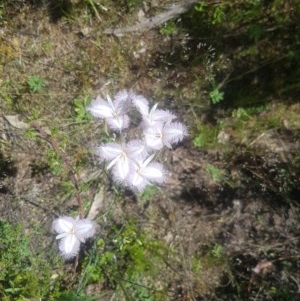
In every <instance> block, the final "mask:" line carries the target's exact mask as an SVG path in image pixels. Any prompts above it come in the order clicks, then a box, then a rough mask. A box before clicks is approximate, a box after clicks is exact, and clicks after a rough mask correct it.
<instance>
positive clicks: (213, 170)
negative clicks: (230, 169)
mask: <svg viewBox="0 0 300 301" xmlns="http://www.w3.org/2000/svg"><path fill="white" fill-rule="evenodd" d="M206 171H207V172H208V173H209V174H210V176H211V178H212V180H213V181H214V182H221V181H222V180H223V179H224V175H223V172H222V171H221V170H220V169H219V168H217V167H216V166H214V165H212V164H207V166H206Z"/></svg>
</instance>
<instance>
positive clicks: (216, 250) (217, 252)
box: [211, 244, 223, 259]
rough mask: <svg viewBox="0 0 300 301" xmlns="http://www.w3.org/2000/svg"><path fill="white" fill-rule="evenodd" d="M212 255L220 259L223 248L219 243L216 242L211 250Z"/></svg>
mask: <svg viewBox="0 0 300 301" xmlns="http://www.w3.org/2000/svg"><path fill="white" fill-rule="evenodd" d="M211 253H212V256H213V257H215V258H216V259H220V258H221V257H222V253H223V249H222V246H221V245H219V244H216V245H215V246H214V247H213V249H212V250H211Z"/></svg>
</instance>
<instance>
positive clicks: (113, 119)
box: [87, 95, 130, 131]
mask: <svg viewBox="0 0 300 301" xmlns="http://www.w3.org/2000/svg"><path fill="white" fill-rule="evenodd" d="M128 106H129V100H128V98H126V99H125V98H124V97H123V96H120V97H118V99H116V100H115V101H112V100H111V98H110V97H109V95H107V101H105V100H103V99H102V98H101V97H100V96H97V98H96V99H94V100H93V101H92V103H91V105H90V106H89V107H88V108H87V111H89V112H90V113H91V114H92V115H93V116H94V117H97V118H102V119H105V120H106V122H107V124H108V125H109V126H110V127H111V128H112V129H113V130H119V131H121V130H123V129H126V128H128V126H129V122H130V119H129V117H128V115H127V110H128Z"/></svg>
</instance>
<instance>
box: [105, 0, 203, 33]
mask: <svg viewBox="0 0 300 301" xmlns="http://www.w3.org/2000/svg"><path fill="white" fill-rule="evenodd" d="M195 3H198V0H188V1H183V2H182V3H178V4H174V5H171V6H170V8H169V9H168V10H167V11H165V12H162V13H161V14H159V15H157V16H155V17H153V18H149V19H146V20H144V21H141V22H138V23H136V24H135V25H133V26H129V27H125V28H107V29H105V30H104V33H105V34H113V35H116V36H122V35H123V34H126V33H130V32H134V31H146V30H150V29H152V28H155V27H158V26H160V25H161V24H163V23H165V22H167V21H169V20H171V19H174V18H176V17H178V16H180V15H181V14H184V13H185V12H187V11H188V10H189V8H190V7H191V6H192V5H193V4H195Z"/></svg>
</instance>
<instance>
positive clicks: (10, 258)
mask: <svg viewBox="0 0 300 301" xmlns="http://www.w3.org/2000/svg"><path fill="white" fill-rule="evenodd" d="M41 266H42V267H43V269H40V267H41ZM49 273H50V268H49V264H48V263H47V261H45V260H42V259H40V258H37V257H36V258H34V257H33V254H32V252H31V251H30V249H29V238H28V237H26V236H25V235H24V234H23V232H22V228H21V226H20V224H17V225H13V224H10V223H8V222H3V221H0V299H1V300H3V301H15V300H18V301H21V300H28V299H27V298H40V297H42V296H44V295H46V294H47V293H50V292H51V291H53V290H54V287H55V285H53V286H52V288H50V282H49V279H50V277H49ZM48 300H50V299H48Z"/></svg>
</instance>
